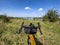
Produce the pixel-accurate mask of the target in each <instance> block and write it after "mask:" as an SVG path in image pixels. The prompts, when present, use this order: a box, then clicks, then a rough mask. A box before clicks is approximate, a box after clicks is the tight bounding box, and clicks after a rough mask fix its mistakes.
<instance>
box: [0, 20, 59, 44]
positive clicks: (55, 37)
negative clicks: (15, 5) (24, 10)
mask: <svg viewBox="0 0 60 45" xmlns="http://www.w3.org/2000/svg"><path fill="white" fill-rule="evenodd" d="M11 21H12V23H4V25H5V26H4V25H3V26H1V24H3V23H0V29H1V27H3V28H5V27H6V29H3V30H5V31H4V32H3V33H2V34H1V37H0V45H27V35H26V34H25V33H24V30H22V32H21V34H18V32H19V28H20V27H21V23H22V22H23V21H24V22H25V25H29V23H30V22H32V23H34V25H37V22H40V23H41V30H42V32H43V35H41V34H40V33H39V31H37V34H36V38H37V39H38V40H39V41H40V42H41V43H43V44H44V45H60V24H59V23H58V22H55V23H50V22H46V23H45V22H42V21H40V20H22V19H11ZM0 22H1V21H0Z"/></svg>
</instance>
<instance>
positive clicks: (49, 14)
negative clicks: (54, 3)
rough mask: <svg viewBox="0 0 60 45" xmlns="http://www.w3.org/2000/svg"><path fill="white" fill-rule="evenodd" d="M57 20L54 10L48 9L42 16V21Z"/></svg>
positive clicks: (56, 13)
mask: <svg viewBox="0 0 60 45" xmlns="http://www.w3.org/2000/svg"><path fill="white" fill-rule="evenodd" d="M57 20H58V12H57V11H56V10H48V12H47V13H46V15H45V16H43V21H50V22H55V21H57Z"/></svg>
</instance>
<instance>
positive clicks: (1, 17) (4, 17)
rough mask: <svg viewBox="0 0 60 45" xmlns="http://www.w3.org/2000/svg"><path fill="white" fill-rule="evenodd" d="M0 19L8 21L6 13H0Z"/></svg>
mask: <svg viewBox="0 0 60 45" xmlns="http://www.w3.org/2000/svg"><path fill="white" fill-rule="evenodd" d="M0 19H2V20H3V21H4V22H9V21H10V19H9V18H8V17H7V16H6V15H0Z"/></svg>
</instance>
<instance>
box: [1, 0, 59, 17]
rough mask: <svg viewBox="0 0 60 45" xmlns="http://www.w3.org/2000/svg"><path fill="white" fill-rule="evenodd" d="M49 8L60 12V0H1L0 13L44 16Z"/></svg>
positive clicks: (16, 15) (18, 15) (15, 15)
mask: <svg viewBox="0 0 60 45" xmlns="http://www.w3.org/2000/svg"><path fill="white" fill-rule="evenodd" d="M49 9H56V10H58V12H60V0H0V14H7V16H13V17H42V16H44V15H45V14H46V13H47V11H48V10H49Z"/></svg>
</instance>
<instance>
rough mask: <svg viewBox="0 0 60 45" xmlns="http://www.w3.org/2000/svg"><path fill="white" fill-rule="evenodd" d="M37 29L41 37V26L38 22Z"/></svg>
mask: <svg viewBox="0 0 60 45" xmlns="http://www.w3.org/2000/svg"><path fill="white" fill-rule="evenodd" d="M38 28H39V31H40V33H41V35H42V32H41V25H40V23H39V22H38Z"/></svg>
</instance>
